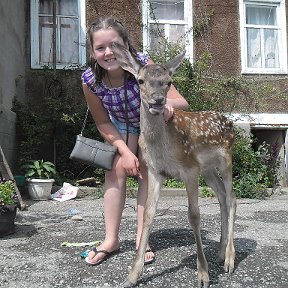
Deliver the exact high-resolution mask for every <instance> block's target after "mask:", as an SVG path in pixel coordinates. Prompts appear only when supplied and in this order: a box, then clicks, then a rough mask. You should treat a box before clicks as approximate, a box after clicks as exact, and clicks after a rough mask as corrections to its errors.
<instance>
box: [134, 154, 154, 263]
mask: <svg viewBox="0 0 288 288" xmlns="http://www.w3.org/2000/svg"><path fill="white" fill-rule="evenodd" d="M138 156H139V160H140V161H141V162H140V163H141V164H140V171H141V174H142V177H143V178H142V179H140V178H139V188H138V194H137V237H136V250H137V249H138V246H139V243H140V238H141V234H142V229H143V215H144V208H145V204H146V200H147V195H148V172H147V166H146V164H145V162H144V160H143V158H142V154H141V151H140V149H139V153H138ZM147 250H151V247H150V245H149V244H148V246H147ZM154 257H155V255H154V252H153V251H147V252H146V253H145V261H149V260H152V259H153V258H154Z"/></svg>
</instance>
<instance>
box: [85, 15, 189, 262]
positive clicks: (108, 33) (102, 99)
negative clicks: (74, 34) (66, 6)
mask: <svg viewBox="0 0 288 288" xmlns="http://www.w3.org/2000/svg"><path fill="white" fill-rule="evenodd" d="M88 37H89V38H88V39H89V42H90V49H91V50H90V57H91V65H90V67H89V68H88V69H87V70H86V71H85V72H84V73H83V74H82V82H83V91H84V94H85V98H86V101H87V103H88V106H89V108H90V111H91V114H92V116H93V119H94V121H95V123H96V126H97V129H98V130H99V132H100V134H101V135H102V136H103V138H104V139H105V140H106V141H108V142H109V143H110V144H111V145H113V146H115V147H117V149H118V154H117V155H116V157H115V159H114V163H113V168H112V170H111V171H107V172H106V173H105V185H104V220H105V239H104V241H103V242H102V243H101V245H99V246H98V247H94V248H93V249H92V250H91V251H90V253H89V255H88V257H87V258H86V262H87V263H88V264H91V265H97V264H100V263H101V262H103V261H104V260H106V259H107V258H108V257H109V256H111V255H112V254H114V253H115V252H117V251H118V250H119V229H120V222H121V217H122V212H123V209H124V205H125V197H126V179H127V176H138V179H139V189H138V195H137V224H138V226H137V237H136V247H135V248H136V249H137V248H138V245H139V242H140V237H141V232H142V226H143V212H144V206H145V202H146V198H147V168H146V165H145V163H144V162H143V161H142V159H141V151H139V150H140V149H139V148H138V137H139V133H140V129H139V126H140V123H139V122H140V92H139V85H138V83H137V81H136V79H135V78H134V77H133V76H132V75H131V74H129V73H128V72H125V71H124V70H123V69H122V68H121V67H120V66H119V65H118V63H117V61H116V59H115V56H114V54H113V51H112V50H111V44H112V43H113V42H118V43H119V44H121V45H124V46H126V47H127V48H128V49H129V51H130V52H131V54H132V55H133V56H134V57H135V58H136V59H137V60H138V61H139V62H140V63H142V64H143V65H146V64H149V63H152V61H151V60H148V58H147V56H145V55H144V54H143V53H137V52H136V50H135V49H134V48H133V47H132V45H131V44H130V42H129V39H128V35H127V31H126V30H125V28H124V27H123V25H122V24H121V23H120V22H119V21H117V20H115V19H113V18H105V19H99V20H98V21H96V22H95V23H93V24H92V25H91V27H90V29H89V31H88ZM125 87H126V92H127V97H128V108H127V111H128V113H127V114H128V131H127V126H126V114H125V111H126V110H125V92H124V91H125ZM173 107H177V108H182V109H187V108H188V103H187V101H186V100H185V99H184V98H183V97H182V96H181V95H180V94H179V93H178V92H177V90H176V89H175V87H173V86H171V88H170V90H169V92H168V98H167V103H166V106H165V111H164V115H163V117H164V119H165V121H168V120H169V119H170V118H171V117H172V116H173ZM126 133H128V143H126V142H125V139H126ZM154 259H155V255H154V252H153V251H152V250H151V249H150V246H148V247H147V251H146V254H145V264H149V263H151V262H153V260H154Z"/></svg>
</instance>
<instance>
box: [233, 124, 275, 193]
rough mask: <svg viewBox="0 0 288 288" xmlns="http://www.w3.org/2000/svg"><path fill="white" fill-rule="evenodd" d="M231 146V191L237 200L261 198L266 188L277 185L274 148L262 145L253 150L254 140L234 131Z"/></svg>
mask: <svg viewBox="0 0 288 288" xmlns="http://www.w3.org/2000/svg"><path fill="white" fill-rule="evenodd" d="M235 135H236V137H235V143H234V146H233V189H234V191H235V193H236V196H237V197H238V198H263V197H266V196H267V188H273V187H275V186H277V185H278V181H279V179H278V171H279V165H280V162H279V160H277V159H276V157H275V153H274V150H275V148H273V147H272V149H271V147H270V146H269V145H267V144H266V143H262V144H261V145H260V146H259V147H258V148H257V149H256V150H255V149H253V146H252V144H253V142H254V139H253V137H252V135H251V136H250V137H248V136H245V135H244V134H243V131H242V130H241V129H235Z"/></svg>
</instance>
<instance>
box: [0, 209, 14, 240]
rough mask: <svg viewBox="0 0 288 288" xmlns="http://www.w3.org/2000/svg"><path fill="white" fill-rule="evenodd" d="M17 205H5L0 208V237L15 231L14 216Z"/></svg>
mask: <svg viewBox="0 0 288 288" xmlns="http://www.w3.org/2000/svg"><path fill="white" fill-rule="evenodd" d="M16 211H17V206H16V205H6V206H5V207H3V208H1V209H0V237H3V236H6V235H9V234H12V233H14V232H15V224H14V221H15V217H16Z"/></svg>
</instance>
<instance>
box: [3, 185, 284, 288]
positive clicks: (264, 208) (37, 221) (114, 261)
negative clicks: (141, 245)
mask: <svg viewBox="0 0 288 288" xmlns="http://www.w3.org/2000/svg"><path fill="white" fill-rule="evenodd" d="M176 194H177V193H176ZM169 195H170V194H166V196H163V195H162V197H161V198H160V202H159V205H158V210H157V216H156V218H155V221H154V225H153V231H152V234H151V238H150V242H151V245H152V247H153V248H154V250H155V252H156V257H157V258H156V261H155V262H154V264H152V265H149V266H145V269H144V274H143V275H142V277H141V279H140V281H139V282H138V287H197V277H196V247H195V240H194V237H193V233H192V230H191V228H190V226H189V223H188V219H187V199H186V197H185V196H173V197H172V196H169ZM177 195H179V194H177ZM25 202H26V203H27V204H28V206H29V207H28V209H27V210H26V211H18V212H17V217H16V233H15V234H12V235H10V236H6V237H4V238H0V255H1V257H0V287H5V288H6V287H7V288H8V287H9V288H13V287H17V288H20V287H23V288H24V287H25V288H26V287H29V288H34V287H35V288H39V287H44V288H45V287H47V288H48V287H49V288H50V287H51V288H52V287H53V288H54V287H63V288H68V287H70V288H76V287H77V288H78V287H79V288H80V287H81V288H82V287H83V288H90V287H91V288H92V287H93V288H95V287H119V284H120V283H122V282H123V281H124V280H125V277H126V275H127V271H128V269H129V268H130V267H131V261H132V259H133V257H134V255H135V252H134V247H135V239H134V238H135V231H136V212H135V205H136V201H135V199H132V198H128V199H127V203H126V206H125V210H124V214H123V220H122V226H121V251H120V253H119V254H117V255H116V256H114V257H112V258H110V259H108V260H107V261H105V262H103V263H102V264H101V265H99V266H94V267H92V266H87V265H86V264H85V262H84V261H83V259H81V257H80V254H81V252H83V251H84V250H86V249H88V248H89V246H86V247H81V246H80V247H74V246H73V247H65V246H61V244H62V243H63V242H64V241H67V242H69V243H76V242H78V243H79V242H91V241H95V240H102V239H103V237H104V233H103V231H104V228H103V215H102V212H103V209H102V199H96V197H94V196H93V195H86V196H83V195H82V197H79V198H76V199H74V200H68V201H65V202H57V201H54V200H49V201H30V200H29V201H27V200H26V201H25ZM200 209H201V215H202V222H201V223H202V239H203V245H204V249H205V254H206V257H207V260H208V262H209V274H210V287H211V288H223V287H227V288H228V287H229V288H231V287H235V288H250V287H251V288H252V287H253V288H268V287H269V288H271V287H273V288H277V287H278V288H287V287H288V248H287V246H288V191H287V190H286V191H282V192H279V193H277V195H273V196H271V197H270V198H269V199H266V200H249V199H239V200H238V209H237V220H236V232H235V248H236V269H235V272H234V273H233V274H232V275H228V274H226V273H225V272H224V270H223V268H222V266H221V265H219V264H217V263H216V253H217V244H218V242H219V238H220V229H219V225H220V224H219V222H220V214H219V205H218V202H217V200H216V199H215V198H212V199H200ZM75 213H76V214H77V215H78V218H80V219H83V220H82V221H80V220H73V219H72V217H73V214H75ZM74 216H75V215H74Z"/></svg>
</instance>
